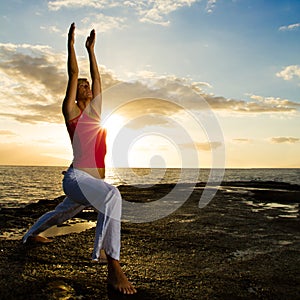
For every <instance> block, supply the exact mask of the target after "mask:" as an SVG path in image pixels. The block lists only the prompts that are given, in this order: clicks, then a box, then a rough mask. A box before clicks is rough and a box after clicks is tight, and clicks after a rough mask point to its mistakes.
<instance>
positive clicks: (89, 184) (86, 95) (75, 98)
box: [23, 23, 136, 294]
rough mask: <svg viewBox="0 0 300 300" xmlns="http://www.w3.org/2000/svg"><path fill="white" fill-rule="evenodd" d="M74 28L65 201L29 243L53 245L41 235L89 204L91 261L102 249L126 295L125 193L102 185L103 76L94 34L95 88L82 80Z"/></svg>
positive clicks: (66, 108) (89, 45)
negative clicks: (92, 211) (93, 216)
mask: <svg viewBox="0 0 300 300" xmlns="http://www.w3.org/2000/svg"><path fill="white" fill-rule="evenodd" d="M74 35H75V24H74V23H72V24H71V27H70V29H69V34H68V76H69V80H68V85H67V91H66V96H65V99H64V101H63V105H62V111H63V115H64V118H65V122H66V126H67V129H68V132H69V135H70V138H71V141H72V147H73V155H74V158H73V162H72V164H71V166H70V167H69V169H68V170H67V172H66V173H65V176H64V179H63V189H64V192H65V193H66V195H67V197H66V198H65V199H64V201H63V202H62V203H60V204H59V205H58V206H57V207H56V208H55V210H54V211H51V212H48V213H46V214H45V215H43V216H42V217H41V218H40V219H39V220H38V221H37V222H36V223H35V224H34V225H33V226H32V227H31V229H30V230H29V231H28V232H27V233H26V235H25V236H24V238H23V242H24V243H25V242H26V241H27V240H31V241H39V242H45V243H47V242H50V240H49V239H47V238H44V237H42V236H40V235H39V233H41V232H43V231H44V230H46V229H47V228H49V227H51V226H53V225H58V224H61V223H63V222H64V221H66V220H67V219H70V218H72V217H73V216H75V215H76V214H77V213H78V212H80V211H81V210H82V209H84V208H85V207H87V206H91V205H92V206H93V207H94V208H96V210H97V211H98V219H97V226H96V235H95V243H94V251H93V260H98V259H99V257H100V250H101V249H103V250H104V252H105V254H106V257H107V265H108V284H110V285H111V286H112V287H113V288H114V289H116V290H118V291H120V292H121V293H124V294H134V293H136V289H135V288H134V287H133V285H132V284H131V283H130V282H129V281H128V279H127V277H126V275H125V274H124V273H123V271H122V269H121V266H120V263H119V259H120V218H121V204H122V199H121V195H120V193H119V191H118V189H117V188H115V187H114V186H112V185H109V184H108V183H106V182H104V181H103V178H104V176H105V164H104V157H105V154H106V144H105V138H106V132H105V130H104V129H103V128H101V126H100V115H101V102H102V98H101V78H100V74H99V70H98V66H97V61H96V56H95V53H94V46H95V31H94V30H92V31H91V33H90V35H89V36H88V37H87V40H86V43H85V46H86V49H87V51H88V55H89V61H90V73H91V78H92V88H90V85H89V82H88V81H87V80H86V79H82V78H80V79H78V73H79V70H78V65H77V59H76V55H75V50H74Z"/></svg>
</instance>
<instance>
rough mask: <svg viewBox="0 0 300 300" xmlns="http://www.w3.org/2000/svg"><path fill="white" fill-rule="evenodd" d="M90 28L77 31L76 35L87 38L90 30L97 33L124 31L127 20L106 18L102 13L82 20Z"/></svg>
mask: <svg viewBox="0 0 300 300" xmlns="http://www.w3.org/2000/svg"><path fill="white" fill-rule="evenodd" d="M81 22H82V23H83V24H84V25H85V24H87V25H88V27H86V28H80V29H76V34H78V35H82V36H86V35H87V32H88V31H89V30H90V28H93V29H95V31H96V32H107V31H109V30H112V29H119V30H121V29H123V28H125V27H126V26H127V25H126V18H122V17H111V16H106V15H104V14H102V13H92V14H90V15H88V16H87V17H85V18H84V19H82V20H81Z"/></svg>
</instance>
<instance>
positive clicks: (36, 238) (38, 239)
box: [26, 235, 53, 244]
mask: <svg viewBox="0 0 300 300" xmlns="http://www.w3.org/2000/svg"><path fill="white" fill-rule="evenodd" d="M26 242H27V243H41V244H48V243H52V242H53V240H52V239H48V238H47V237H45V236H41V235H36V236H30V237H28V239H27V241H26Z"/></svg>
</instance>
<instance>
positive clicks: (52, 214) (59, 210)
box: [23, 197, 85, 243]
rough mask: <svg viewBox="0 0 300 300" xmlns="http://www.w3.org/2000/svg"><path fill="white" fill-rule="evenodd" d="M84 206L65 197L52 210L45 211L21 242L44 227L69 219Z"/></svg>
mask: <svg viewBox="0 0 300 300" xmlns="http://www.w3.org/2000/svg"><path fill="white" fill-rule="evenodd" d="M84 208H85V206H84V205H82V204H79V203H76V202H74V201H73V200H72V199H70V198H68V197H66V198H65V199H64V200H63V202H61V203H60V204H58V205H57V206H56V207H55V209H54V210H52V211H49V212H47V213H45V214H44V215H42V216H41V217H40V218H39V219H38V220H37V221H36V222H35V223H34V224H33V226H32V227H31V228H30V229H29V230H28V231H27V233H26V234H25V235H24V237H23V243H26V241H27V239H28V238H29V237H30V236H33V237H34V236H37V235H38V234H39V233H41V232H43V231H45V230H46V229H48V228H50V227H52V226H54V225H60V224H62V223H63V222H65V221H66V220H68V219H71V218H72V217H74V216H75V215H76V214H78V213H79V212H80V211H82V210H83V209H84Z"/></svg>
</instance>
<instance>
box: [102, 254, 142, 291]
mask: <svg viewBox="0 0 300 300" xmlns="http://www.w3.org/2000/svg"><path fill="white" fill-rule="evenodd" d="M107 259H108V277H107V283H108V284H109V285H110V286H112V287H113V288H114V289H115V290H117V291H119V292H120V293H122V294H126V295H132V294H135V293H136V292H137V291H136V289H135V288H134V286H133V285H132V284H131V283H130V282H129V281H128V279H127V277H126V275H125V274H124V272H123V271H122V269H121V266H120V264H119V261H117V260H115V259H112V258H111V257H109V256H108V257H107Z"/></svg>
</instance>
